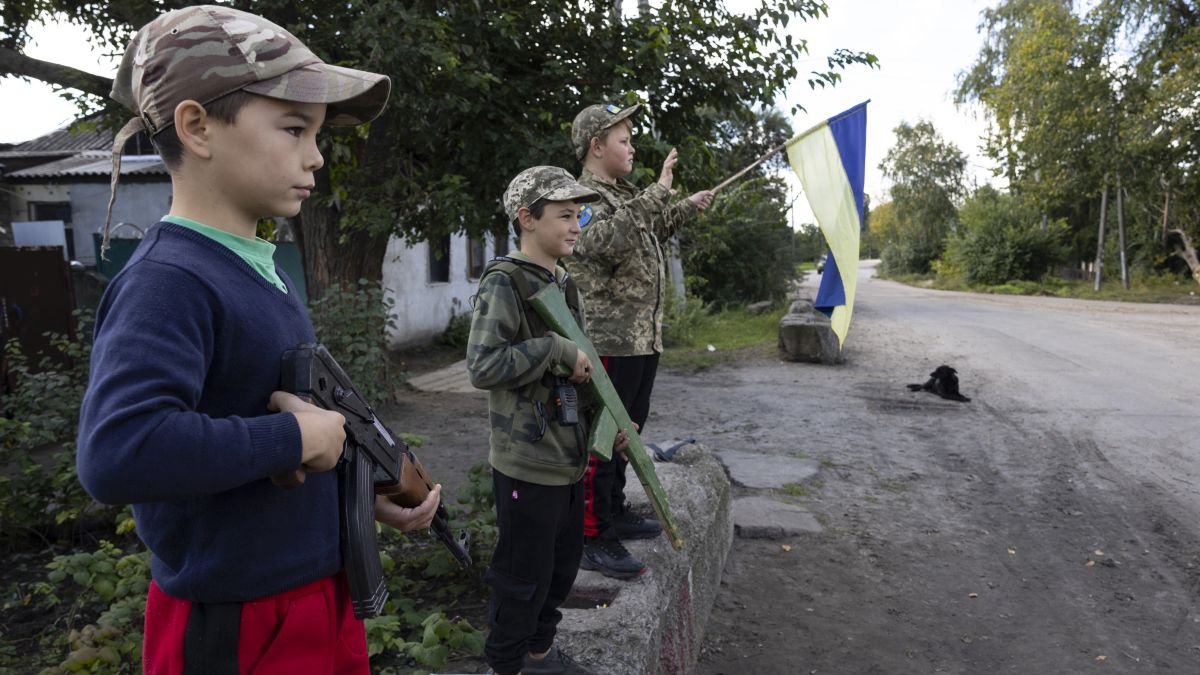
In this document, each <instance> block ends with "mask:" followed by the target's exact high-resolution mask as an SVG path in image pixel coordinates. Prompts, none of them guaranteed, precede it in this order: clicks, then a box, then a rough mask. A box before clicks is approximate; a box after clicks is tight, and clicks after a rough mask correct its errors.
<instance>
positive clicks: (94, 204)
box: [10, 182, 171, 266]
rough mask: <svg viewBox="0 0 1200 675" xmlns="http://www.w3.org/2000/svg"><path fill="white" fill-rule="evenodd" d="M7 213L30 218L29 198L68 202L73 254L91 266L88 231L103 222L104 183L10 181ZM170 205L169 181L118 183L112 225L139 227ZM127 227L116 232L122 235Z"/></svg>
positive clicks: (96, 229) (15, 218)
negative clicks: (121, 224) (9, 207)
mask: <svg viewBox="0 0 1200 675" xmlns="http://www.w3.org/2000/svg"><path fill="white" fill-rule="evenodd" d="M10 188H11V190H12V199H11V202H10V205H11V209H12V210H11V214H12V220H13V221H14V222H19V221H26V220H29V219H30V213H29V204H30V203H32V202H51V203H52V202H69V203H70V204H71V227H72V229H73V232H74V237H75V258H76V259H77V260H79V262H81V263H83V264H85V265H89V266H93V265H95V264H96V255H95V247H94V246H93V245H92V233H93V232H99V231H100V230H101V228H103V226H104V214H105V211H106V210H107V209H108V183H73V184H49V185H12V186H10ZM170 208H171V184H170V183H166V182H161V183H122V184H121V185H120V186H118V187H117V201H116V203H115V204H113V219H112V222H113V225H114V226H115V225H116V224H117V223H122V222H127V223H133V224H134V225H137V226H138V227H139V228H140V229H142V230H143V231H145V230H146V228H148V227H150V226H151V225H153V224H154V223H156V222H158V219H159V218H161V217H163V216H164V215H166V214H167V212H168V211H169V210H170ZM126 234H127V231H122V232H120V233H118V235H119V236H124V235H126Z"/></svg>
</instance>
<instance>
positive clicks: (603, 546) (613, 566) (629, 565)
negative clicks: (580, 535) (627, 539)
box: [579, 539, 646, 579]
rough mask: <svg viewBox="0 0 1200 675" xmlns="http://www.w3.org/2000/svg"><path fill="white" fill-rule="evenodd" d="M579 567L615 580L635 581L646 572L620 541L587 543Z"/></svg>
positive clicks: (593, 540) (597, 540) (610, 540)
mask: <svg viewBox="0 0 1200 675" xmlns="http://www.w3.org/2000/svg"><path fill="white" fill-rule="evenodd" d="M579 566H580V567H582V568H583V569H585V570H595V571H597V572H599V573H600V574H603V575H604V576H606V577H612V578H613V579H633V578H634V577H638V576H641V574H642V572H645V571H646V566H645V565H643V564H642V561H640V560H638V559H637V558H635V557H633V555H632V554H630V553H629V551H628V550H627V549H626V548H625V546H623V545H622V544H621V541H620V540H619V539H591V540H588V541H585V542H584V544H583V558H582V559H581V560H580V561H579Z"/></svg>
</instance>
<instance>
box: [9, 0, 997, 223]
mask: <svg viewBox="0 0 1200 675" xmlns="http://www.w3.org/2000/svg"><path fill="white" fill-rule="evenodd" d="M750 3H751V0H732V1H731V2H730V4H731V5H733V6H734V7H737V6H739V5H742V4H750ZM630 4H634V3H632V2H631V3H630ZM754 4H756V3H754ZM828 4H829V17H828V18H825V19H821V20H819V21H814V22H810V23H795V22H793V23H792V24H791V25H790V26H789V30H790V31H791V32H792V33H793V34H794V35H796V36H797V37H802V38H804V39H807V40H808V41H809V50H810V52H811V61H810V63H809V64H808V67H807V68H805V70H806V71H807V70H817V69H823V68H824V66H825V57H826V56H827V55H828V54H830V53H832V52H833V50H834V49H836V48H839V47H842V48H847V49H854V50H861V51H869V52H872V53H874V54H875V55H876V56H878V57H879V59H880V68H879V69H876V70H871V69H867V68H865V67H855V68H851V69H850V70H849V71H847V72H845V73H844V78H843V80H842V82H841V83H840V84H839V85H838V86H837V87H834V88H832V89H824V90H822V89H817V90H815V91H813V90H810V89H809V87H808V85H807V83H806V82H803V81H801V82H798V83H796V84H795V85H793V86H792V87H791V89H790V90H789V92H788V97H787V101H781V102H780V104H779V107H780V108H781V109H783V110H785V112H786V111H787V110H788V109H790V107H791V105H792V104H795V103H799V104H801V105H803V106H805V108H807V111H806V112H802V113H800V114H799V115H798V116H796V117H795V118H794V119H793V123H794V126H795V128H796V130H797V131H802V130H804V129H807V128H808V127H810V126H812V125H813V124H815V123H817V122H819V121H820V120H823V119H825V118H827V117H830V116H832V115H834V114H836V113H838V112H840V111H842V110H845V109H846V108H849V107H851V106H853V105H855V104H857V103H859V102H861V101H864V100H866V99H870V100H871V103H870V105H869V106H868V110H867V116H868V123H867V175H866V186H865V189H866V192H867V193H868V194H870V195H871V198H872V200H874V202H875V203H876V204H878V203H879V202H880V201H883V200H884V198H885V190H886V188H887V185H886V184H885V181H884V180H883V177H882V175H881V173H880V171H879V168H878V167H879V163H880V161H882V160H883V157H884V155H885V154H887V151H888V149H889V148H890V147H891V146H892V143H893V140H894V137H893V134H892V130H893V129H894V128H895V127H896V126H897V125H898V124H900V123H901V122H904V121H907V122H910V123H915V122H917V121H918V120H921V119H927V120H930V121H932V122H933V124H934V126H935V127H936V128H937V129H938V131H939V132H940V133H941V134H942V135H943V136H944V137H945V138H947V139H948V140H950V141H952V142H954V143H955V144H956V145H958V147H959V148H960V149H961V150H962V151H963V152H964V153H966V154H967V155H968V157H969V158H970V171H969V173H970V175H971V177H972V179H973V180H974V181H975V182H978V183H986V182H988V180H989V179H990V176H991V172H990V169H991V166H992V165H991V162H989V161H988V160H987V159H986V158H984V157H983V156H982V154H981V153H980V151H979V146H980V139H981V137H982V135H983V133H984V122H983V118H982V115H981V114H980V113H979V111H978V110H972V109H964V110H959V109H956V107H955V105H954V103H953V102H952V98H953V97H952V92H953V89H954V86H955V77H956V76H957V74H958V73H959V72H960V71H962V70H964V69H966V68H967V67H968V66H969V65H970V64H971V63H972V62H973V61H974V59H975V57H976V55H977V54H978V52H979V47H980V45H981V44H982V38H981V37H980V35H979V34H978V33H977V32H976V27H977V25H978V23H979V14H980V12H981V11H982V10H983V9H984V8H985V7H986V6H988V5H989V4H991V3H990V2H989V1H986V0H906V1H905V2H896V1H895V0H829V1H828ZM34 36H35V44H33V45H32V46H31V47H30V48H29V49H28V50H26V51H27V53H28V54H29V55H31V56H34V57H36V58H40V59H44V60H47V61H54V62H58V63H64V64H67V65H71V66H75V67H77V68H82V69H84V70H88V71H90V72H93V73H96V74H99V75H104V76H108V77H111V76H112V74H113V72H114V71H115V70H116V63H115V60H114V59H110V58H104V57H102V56H101V55H99V54H97V53H96V52H94V51H93V50H92V49H91V47H90V45H89V44H88V42H87V36H86V35H85V34H84V33H83V32H82V31H81V30H80V29H78V28H75V27H72V26H68V25H55V26H47V27H43V28H41V29H38V30H36V31H34ZM0 101H3V104H0V142H8V143H14V142H20V141H24V140H29V139H31V138H34V137H36V136H39V135H41V134H44V133H46V132H48V131H52V130H54V129H56V128H58V127H59V126H62V125H63V124H65V123H67V122H68V121H70V119H71V118H72V116H73V113H74V106H72V105H71V104H70V103H68V102H66V101H64V100H63V99H61V98H60V97H58V96H57V95H55V94H54V93H52V92H51V90H50V88H49V87H48V86H46V85H42V84H39V83H25V82H21V81H20V80H17V79H14V78H3V79H0ZM799 202H803V200H799V201H798V203H799ZM795 219H796V221H797V222H798V223H799V222H805V221H806V220H810V219H811V216H809V215H808V212H807V210H806V209H804V208H803V207H800V208H798V209H797V212H796V214H795Z"/></svg>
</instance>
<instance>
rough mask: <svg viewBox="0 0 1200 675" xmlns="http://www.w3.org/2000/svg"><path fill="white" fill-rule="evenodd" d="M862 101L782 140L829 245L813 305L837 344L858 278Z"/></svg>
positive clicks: (847, 326)
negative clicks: (836, 339)
mask: <svg viewBox="0 0 1200 675" xmlns="http://www.w3.org/2000/svg"><path fill="white" fill-rule="evenodd" d="M867 103H868V101H863V102H862V103H860V104H858V105H856V106H854V107H853V108H851V109H849V110H847V111H845V112H843V113H841V114H838V115H834V116H833V117H830V118H829V119H827V120H825V121H824V122H821V123H820V124H818V125H816V126H815V127H813V128H811V129H809V130H808V131H805V132H803V133H801V134H797V135H796V136H795V137H794V138H792V139H791V140H790V141H788V142H787V156H788V162H790V163H791V165H792V169H794V170H795V171H796V174H797V175H798V176H800V183H801V185H803V186H804V192H805V194H806V195H807V196H808V203H809V205H810V206H811V207H812V211H813V214H814V215H815V216H816V217H817V224H818V225H820V226H821V231H822V232H823V233H825V241H826V242H828V243H829V257H828V258H827V259H826V261H825V271H824V272H823V273H822V274H821V286H820V287H819V288H818V290H817V297H816V300H814V301H813V306H814V307H816V309H817V310H819V311H821V312H823V313H824V314H825V315H826V316H828V317H829V322H830V325H831V326H832V328H833V332H834V333H835V334H836V335H837V338H838V345H839V346H842V345H843V344H845V342H846V333H847V331H849V330H850V314H851V312H852V310H853V308H854V286H855V282H856V281H857V279H858V238H859V232H861V230H862V223H863V173H864V171H865V168H866V167H865V165H866V162H867V158H866V154H867Z"/></svg>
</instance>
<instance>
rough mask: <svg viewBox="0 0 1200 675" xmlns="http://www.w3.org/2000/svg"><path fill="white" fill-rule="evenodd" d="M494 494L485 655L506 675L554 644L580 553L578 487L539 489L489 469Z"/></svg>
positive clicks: (580, 498)
mask: <svg viewBox="0 0 1200 675" xmlns="http://www.w3.org/2000/svg"><path fill="white" fill-rule="evenodd" d="M492 489H493V490H494V492H495V495H496V524H497V526H498V527H499V529H500V536H499V539H498V540H497V541H496V552H495V554H494V555H493V556H492V566H491V567H489V568H488V571H487V574H486V575H485V576H484V580H485V581H487V583H488V584H489V585H491V587H492V596H491V603H490V606H489V624H490V627H491V630H490V632H489V633H488V637H487V643H486V644H485V646H484V653H485V654H486V655H487V662H488V665H489V666H491V667H492V670H494V671H496V672H497V673H501V675H504V674H506V673H516V672H518V671H520V670H521V667H522V666H523V665H524V664H525V654H526V653H528V652H533V653H540V652H544V651H546V650H547V649H550V647H551V645H553V644H554V634H555V631H556V629H557V627H558V622H559V621H560V620H561V619H562V612H560V611H558V606H559V605H561V604H562V603H563V601H564V600H566V599H567V594H568V593H570V592H571V586H572V585H573V584H574V583H575V573H576V572H578V571H579V558H580V556H581V555H582V554H583V484H582V483H581V482H577V483H575V484H573V485H561V486H552V485H537V484H535V483H528V482H525V481H522V480H517V479H516V478H512V477H509V476H506V475H504V474H502V473H500V472H499V471H496V470H495V469H493V470H492Z"/></svg>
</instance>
